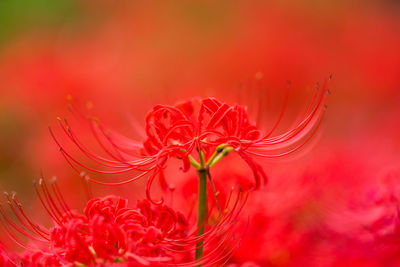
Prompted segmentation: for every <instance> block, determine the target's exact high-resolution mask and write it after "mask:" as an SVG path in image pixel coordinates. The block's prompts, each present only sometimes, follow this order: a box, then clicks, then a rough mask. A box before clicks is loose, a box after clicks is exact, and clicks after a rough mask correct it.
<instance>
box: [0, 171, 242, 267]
mask: <svg viewBox="0 0 400 267" xmlns="http://www.w3.org/2000/svg"><path fill="white" fill-rule="evenodd" d="M35 191H36V193H37V196H38V198H39V200H40V201H41V203H42V205H43V207H44V209H45V210H46V212H47V213H48V215H49V216H50V218H51V219H52V221H53V223H54V226H53V227H51V228H46V227H44V226H41V225H40V224H38V223H37V222H35V221H34V220H33V219H31V217H30V216H29V214H27V213H26V212H25V210H24V209H23V208H22V204H21V203H20V202H19V200H18V198H17V196H16V195H15V194H14V193H13V194H12V195H9V194H6V198H7V203H8V206H9V209H10V210H11V211H12V214H13V217H14V219H13V218H12V216H10V214H9V213H8V212H7V211H6V210H5V208H4V207H3V206H1V208H0V215H1V216H0V228H2V230H3V231H4V232H5V233H6V234H7V235H8V236H9V237H10V239H11V240H13V241H14V242H15V243H17V244H18V245H20V246H21V247H23V248H24V249H25V252H24V253H22V254H20V255H17V256H11V254H10V253H8V252H6V251H5V250H4V251H2V252H1V254H0V262H1V261H3V262H5V264H4V265H2V266H18V265H17V264H15V262H21V263H22V264H23V265H24V266H25V265H26V266H60V265H68V266H69V265H72V264H75V266H76V265H80V264H81V265H82V264H84V265H86V266H104V265H107V264H112V263H121V264H124V265H123V266H197V265H199V264H202V265H203V266H211V265H214V264H217V263H221V262H226V261H227V260H228V259H229V257H230V256H231V255H232V252H233V251H234V249H235V248H236V247H237V243H238V242H239V241H240V239H239V241H234V240H233V239H234V237H235V235H234V233H233V232H232V229H233V228H234V227H235V223H236V221H237V218H238V214H239V213H240V211H241V210H242V208H243V205H244V203H245V202H246V199H247V195H245V194H243V193H239V194H238V196H237V197H236V199H231V198H230V199H229V200H228V201H227V203H226V212H225V213H223V214H220V217H219V219H218V220H217V221H216V222H215V224H214V225H213V226H212V227H209V228H208V230H207V231H206V232H205V233H204V234H203V235H202V236H197V230H198V229H197V228H196V227H192V226H191V225H190V223H189V221H188V220H187V219H186V217H185V216H184V215H183V214H182V213H180V212H179V211H175V210H173V209H172V208H170V207H168V206H166V205H153V204H152V203H151V202H150V201H149V200H147V199H145V200H139V201H138V203H137V205H136V208H130V207H128V202H127V200H125V199H122V198H120V197H117V196H112V195H109V196H106V197H103V198H94V199H91V200H89V201H88V202H87V204H86V207H85V209H84V212H83V214H81V213H78V212H77V211H74V210H71V209H70V208H69V207H68V205H67V203H66V202H65V200H64V198H63V196H62V195H61V193H60V190H59V188H58V186H57V184H56V183H55V182H53V181H52V182H51V185H50V186H48V185H47V184H46V183H45V181H44V180H43V179H40V180H39V183H37V184H35ZM232 193H233V191H232ZM231 196H232V194H231ZM25 239H28V240H29V242H24V240H25ZM200 241H203V242H204V245H203V246H204V249H205V254H204V257H203V258H202V259H201V260H193V252H194V249H195V248H194V247H195V244H197V243H198V242H200ZM11 258H12V260H11ZM6 264H8V265H6Z"/></svg>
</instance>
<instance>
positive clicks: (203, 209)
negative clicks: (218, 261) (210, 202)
mask: <svg viewBox="0 0 400 267" xmlns="http://www.w3.org/2000/svg"><path fill="white" fill-rule="evenodd" d="M197 174H198V175H199V206H198V215H197V228H198V232H197V236H201V235H203V234H204V228H205V225H206V223H207V222H206V216H207V170H206V169H205V168H204V167H202V168H200V169H198V170H197ZM202 257H203V241H200V242H199V243H197V244H196V260H199V259H201V258H202ZM199 266H201V264H200V265H199Z"/></svg>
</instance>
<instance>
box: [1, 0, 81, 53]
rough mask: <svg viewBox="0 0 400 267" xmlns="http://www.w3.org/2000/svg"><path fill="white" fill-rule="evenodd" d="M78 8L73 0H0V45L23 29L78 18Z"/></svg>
mask: <svg viewBox="0 0 400 267" xmlns="http://www.w3.org/2000/svg"><path fill="white" fill-rule="evenodd" d="M80 9H81V6H79V5H78V2H77V1H73V0H1V1H0V45H2V44H4V43H5V42H6V41H7V40H8V39H10V38H12V37H13V36H15V35H17V34H19V33H22V32H24V31H32V30H34V29H46V28H51V27H54V26H55V27H57V26H59V25H60V24H63V23H65V21H66V20H67V21H68V22H73V21H74V20H75V19H77V18H79V14H80V11H81V10H80Z"/></svg>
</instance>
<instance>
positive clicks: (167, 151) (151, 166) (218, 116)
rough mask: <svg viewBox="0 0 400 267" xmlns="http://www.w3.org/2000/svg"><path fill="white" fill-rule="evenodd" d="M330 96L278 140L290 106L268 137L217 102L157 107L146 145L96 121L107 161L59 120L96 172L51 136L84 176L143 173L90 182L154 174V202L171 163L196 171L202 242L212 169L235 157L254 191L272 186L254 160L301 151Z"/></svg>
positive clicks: (316, 101) (238, 110) (318, 95)
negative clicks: (86, 173)
mask: <svg viewBox="0 0 400 267" xmlns="http://www.w3.org/2000/svg"><path fill="white" fill-rule="evenodd" d="M317 89H318V88H317ZM328 92H329V91H328V89H327V81H326V82H325V84H324V86H323V87H322V90H316V91H315V94H314V97H313V99H312V101H311V103H310V105H309V107H308V108H307V109H306V112H305V115H304V116H303V119H302V120H300V121H299V122H298V123H297V124H295V126H294V127H293V128H291V129H290V130H288V131H287V132H285V133H282V134H279V135H275V136H273V135H272V134H273V132H274V130H275V129H276V128H277V126H278V124H279V122H280V120H281V118H282V116H283V111H284V109H285V106H286V103H285V105H284V106H283V109H282V111H281V113H280V116H279V117H278V119H277V121H276V123H275V124H274V125H273V126H272V127H271V129H270V130H269V131H267V132H262V131H261V130H260V129H258V128H257V127H256V125H255V124H254V123H252V121H251V119H250V118H249V116H248V112H247V107H245V106H241V105H228V104H227V103H224V102H222V101H220V100H218V99H216V98H213V97H208V98H204V99H198V98H193V99H189V100H187V101H184V102H181V103H178V104H176V105H174V106H167V105H156V106H155V107H154V108H153V109H152V110H151V111H150V112H149V113H148V114H147V116H146V126H145V133H146V137H145V140H144V141H142V142H140V141H136V140H131V139H128V138H126V137H123V136H121V135H118V134H117V133H114V132H111V131H106V130H104V127H103V126H102V125H101V124H100V123H98V121H97V120H94V119H90V125H91V129H92V131H93V134H94V136H95V139H96V141H97V142H98V144H99V145H100V147H101V148H102V149H103V150H104V152H105V154H106V156H103V155H99V154H96V153H94V152H92V151H91V150H90V149H89V148H87V147H86V146H85V145H84V144H83V142H81V141H80V139H79V138H78V136H77V135H76V134H75V133H74V131H73V130H72V129H71V127H70V125H69V123H68V121H67V120H62V119H59V123H60V125H61V127H62V129H63V130H64V132H65V133H66V135H67V136H68V137H69V138H70V139H71V140H72V141H73V143H74V144H75V145H76V146H77V147H78V148H79V149H80V150H81V151H82V152H83V154H84V155H85V156H87V157H88V158H89V159H91V160H93V161H94V162H95V163H97V164H99V165H102V166H103V167H104V168H106V169H107V170H104V169H95V168H93V167H90V166H88V165H85V164H83V163H82V162H80V161H79V160H77V159H75V158H74V157H73V156H71V154H70V153H69V152H67V151H66V150H65V149H64V148H63V146H62V145H61V143H60V142H59V141H58V140H57V138H56V136H55V135H54V133H53V132H52V130H51V129H50V132H51V134H52V136H53V138H54V139H55V141H56V142H57V144H58V146H59V148H60V151H61V153H62V154H63V155H64V157H65V158H66V160H67V161H68V162H69V163H70V164H71V166H72V167H73V168H74V169H75V170H76V171H77V172H79V173H81V171H80V170H79V169H78V168H77V166H80V167H83V168H86V169H88V170H90V171H94V172H98V173H103V174H118V173H125V172H130V171H135V172H139V174H136V176H134V177H133V178H130V179H128V180H125V181H122V182H114V183H105V182H101V181H98V180H95V179H92V178H90V177H88V176H87V179H88V180H89V181H92V182H95V183H99V184H105V185H121V184H125V183H129V182H132V181H134V180H137V179H139V178H140V177H143V176H145V175H147V174H150V175H149V178H148V181H147V186H146V195H147V197H148V199H149V200H150V201H152V202H154V201H153V200H152V198H151V196H150V188H151V185H152V183H153V180H154V179H155V177H156V176H157V175H159V178H160V183H161V185H162V186H163V188H168V184H167V182H166V181H165V179H164V175H163V169H164V168H166V166H167V161H168V159H169V158H171V157H174V158H178V159H181V160H182V162H183V167H182V169H183V171H187V170H188V169H189V167H190V165H192V166H194V167H195V168H196V170H197V173H198V176H199V193H198V198H199V200H198V227H199V233H198V235H199V236H200V235H202V234H203V233H204V226H205V223H204V222H205V220H206V215H207V178H208V180H209V181H210V184H211V186H212V188H213V192H214V197H215V198H216V194H217V192H216V190H215V187H214V184H213V182H212V179H211V175H210V168H211V167H213V166H214V165H215V164H216V163H218V162H219V161H220V160H221V159H222V158H224V157H225V156H226V155H228V154H229V153H231V152H233V151H234V152H236V153H238V154H239V155H240V156H241V158H242V159H243V160H244V161H245V162H246V163H247V165H248V166H249V167H250V168H251V170H252V172H253V175H254V184H253V185H252V186H251V187H252V188H253V189H258V188H260V186H261V184H262V181H264V182H266V181H267V175H266V174H265V172H264V170H263V168H262V166H261V165H260V164H259V163H257V162H256V161H255V160H254V159H253V158H254V157H264V158H280V157H284V156H286V155H289V154H292V153H294V152H296V151H298V150H299V149H301V148H302V147H303V146H304V145H305V144H306V143H307V141H309V139H311V138H312V137H313V135H314V134H315V132H316V131H317V129H318V127H319V125H320V123H321V122H322V119H323V115H324V113H325V109H326V106H325V102H326V98H327V95H328ZM196 158H197V160H196ZM162 201H163V200H162V199H161V201H159V202H157V203H158V204H161V203H162ZM216 202H217V200H216ZM217 206H218V203H217ZM197 247H198V251H197V254H196V258H197V259H200V258H201V257H202V244H201V242H200V243H199V244H198V245H197Z"/></svg>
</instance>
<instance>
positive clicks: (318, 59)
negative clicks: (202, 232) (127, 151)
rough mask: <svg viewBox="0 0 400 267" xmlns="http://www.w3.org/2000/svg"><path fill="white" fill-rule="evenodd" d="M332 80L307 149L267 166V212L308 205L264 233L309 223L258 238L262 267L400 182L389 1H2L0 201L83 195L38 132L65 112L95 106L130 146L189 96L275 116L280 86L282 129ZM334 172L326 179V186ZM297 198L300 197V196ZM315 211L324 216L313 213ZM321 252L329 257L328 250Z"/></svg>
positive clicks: (393, 22)
mask: <svg viewBox="0 0 400 267" xmlns="http://www.w3.org/2000/svg"><path fill="white" fill-rule="evenodd" d="M330 74H332V75H333V79H332V81H331V82H330V84H329V87H330V89H331V91H332V95H331V96H330V99H329V102H328V112H327V117H326V120H325V123H324V127H323V130H322V135H321V137H320V138H319V142H318V143H317V144H316V145H315V146H314V149H313V150H312V151H311V152H310V153H309V154H308V155H307V157H306V158H305V159H302V160H297V161H294V162H293V163H292V165H290V163H288V162H285V163H283V168H279V167H276V166H275V164H276V165H278V163H266V164H270V165H269V166H270V169H271V170H270V172H271V175H270V176H271V177H270V178H271V181H270V182H271V183H270V187H269V188H268V189H266V191H264V192H263V193H268V197H267V201H268V203H275V204H274V205H275V206H276V203H277V202H279V203H281V202H282V201H287V202H290V201H291V202H292V203H297V204H298V203H299V202H298V201H297V200H299V199H302V201H304V198H307V199H309V198H312V199H313V201H308V202H307V205H304V206H301V205H300V206H301V207H300V206H298V205H297V204H296V205H297V206H296V205H294V204H293V205H288V206H285V207H281V206H279V205H277V207H275V206H274V207H275V209H272V208H271V209H272V210H271V211H270V212H267V214H265V213H264V214H261V215H260V216H259V217H260V218H259V220H261V221H263V220H271V218H276V217H277V216H278V217H279V218H281V219H282V218H285V219H283V220H288V221H290V220H294V219H293V218H294V217H295V218H298V217H301V218H306V219H304V220H300V221H301V222H299V225H297V226H296V227H295V230H293V232H295V234H293V233H292V232H291V231H289V230H287V229H286V228H285V229H286V230H283V229H280V230H279V231H278V230H277V231H275V232H273V233H275V234H271V235H272V236H268V235H267V236H265V237H263V238H265V240H264V239H263V241H262V242H269V245H268V246H267V247H266V248H265V249H266V250H267V251H272V252H274V253H275V252H276V253H275V254H274V253H272V252H271V255H272V256H271V257H270V258H268V263H269V264H272V265H280V264H281V265H285V264H287V263H288V262H290V261H288V257H289V256H288V255H289V254H288V253H289V252H290V253H292V254H293V252H294V251H296V252H298V254H296V255H300V254H302V253H303V252H302V251H300V248H298V247H297V244H299V243H301V244H302V246H304V244H305V243H304V242H303V241H302V242H300V241H299V240H300V238H299V237H298V236H302V238H304V236H305V235H302V234H303V230H304V229H309V228H310V225H312V226H313V227H314V226H315V224H319V223H320V221H322V219H321V216H322V217H323V218H324V220H328V219H329V221H335V220H338V218H342V219H343V218H349V216H347V215H346V214H342V215H343V216H342V215H340V214H341V212H344V211H343V206H346V205H345V204H343V205H342V206H341V204H340V203H341V202H346V203H348V199H349V196H351V195H354V194H357V193H358V192H359V191H362V190H364V189H365V187H368V186H369V182H370V181H371V180H373V181H375V180H374V179H375V178H376V177H377V176H381V175H383V176H385V175H386V171H387V170H390V173H392V170H398V169H399V168H398V166H399V158H400V157H399V153H398V151H399V149H400V127H399V123H400V119H399V116H400V4H399V3H398V1H393V0H386V1H384V0H381V1H378V0H376V1H361V0H360V1H344V0H343V1H342V0H338V1H334V0H327V1H322V0H321V1H320V0H296V1H285V0H282V1H261V0H250V1H158V2H156V1H107V0H101V1H93V0H81V1H78V0H74V1H71V0H58V1H53V0H23V1H14V0H3V1H1V2H0V92H1V93H0V189H2V190H6V191H10V190H15V191H17V192H18V193H19V194H20V195H21V198H23V199H25V201H29V200H31V199H32V193H33V190H32V186H31V182H32V180H33V179H35V178H37V177H39V176H40V175H41V173H42V172H43V173H44V174H45V175H46V176H47V177H51V176H53V175H56V176H57V177H59V181H60V183H61V184H63V185H64V186H65V188H68V190H69V191H68V192H69V193H71V194H83V193H82V190H81V189H79V188H80V179H79V175H77V174H75V173H74V172H73V171H72V170H71V168H69V166H68V165H67V164H66V162H65V161H64V160H63V158H62V156H61V155H60V153H59V152H58V149H57V146H56V145H55V144H54V142H53V140H52V139H51V137H50V134H49V132H48V126H51V127H55V128H57V121H56V117H57V116H67V117H68V116H71V114H69V112H68V108H67V106H68V101H67V98H70V97H72V101H73V102H74V103H75V104H76V105H78V106H83V107H86V106H90V107H92V106H93V107H92V108H91V111H90V112H91V113H93V114H96V116H98V117H100V118H101V119H102V120H103V121H105V123H106V124H107V125H109V126H110V127H112V128H114V129H117V130H120V131H122V132H124V133H127V135H130V134H131V136H135V135H134V134H132V133H131V132H129V128H130V126H131V125H130V120H132V119H135V120H137V121H138V122H139V123H140V124H143V123H144V122H143V116H144V115H145V114H146V112H147V111H148V110H149V109H150V108H151V107H152V105H153V104H156V103H166V104H172V103H174V102H175V101H177V100H180V99H184V98H185V97H190V96H210V95H211V96H217V97H219V98H223V99H225V100H226V101H230V102H233V101H236V100H237V99H240V96H241V95H245V96H246V97H247V98H252V99H251V101H255V100H256V99H257V95H251V93H249V92H251V89H254V88H255V87H257V86H259V87H260V86H261V87H262V88H263V90H264V89H265V90H266V91H268V92H269V94H270V95H271V101H270V106H269V107H268V108H269V109H270V110H271V113H272V114H276V112H277V111H279V106H280V105H279V103H281V101H282V91H283V90H284V88H285V87H286V84H287V81H291V88H292V92H291V102H290V103H291V104H292V105H290V106H291V107H293V108H288V114H289V116H287V118H286V120H288V121H290V119H293V117H295V116H290V114H294V112H295V111H296V108H297V109H298V108H299V107H301V105H303V104H304V103H306V102H307V100H308V99H309V97H310V96H311V94H312V92H313V90H314V87H315V84H316V82H323V81H324V79H326V78H327V77H329V75H330ZM274 96H276V99H274ZM251 101H250V102H251ZM250 102H248V103H250ZM250 105H251V104H250ZM274 112H275V113H274ZM83 135H85V132H83ZM281 166H282V165H281ZM288 166H290V168H288ZM300 169H301V173H308V174H309V175H308V176H307V177H308V178H307V179H306V178H304V179H305V181H303V180H302V181H301V182H299V179H301V178H295V177H294V176H296V175H295V172H296V171H299V170H300ZM331 170H335V171H336V173H335V174H334V175H333V174H332V172H330V174H329V175H327V174H326V173H327V172H329V171H331ZM360 170H362V171H360ZM240 171H241V170H239V171H238V172H240ZM285 171H286V172H285ZM310 173H311V174H310ZM382 173H383V174H382ZM375 174H376V175H375ZM77 176H78V177H77ZM274 177H278V178H279V179H274ZM282 177H283V178H282ZM310 177H311V178H310ZM396 177H397V176H396ZM293 181H295V182H293ZM299 184H301V185H304V186H303V187H301V188H302V189H301V190H300V191H301V192H299ZM310 187H312V188H310ZM327 188H328V189H327ZM99 190H103V189H99ZM104 190H106V189H104ZM121 190H126V192H131V191H132V190H133V189H132V188H127V189H121ZM133 191H134V190H133ZM275 194H276V195H279V197H277V196H275ZM258 198H259V199H258ZM258 198H256V199H255V200H254V201H255V203H258V204H259V205H252V207H255V208H254V209H255V211H254V212H255V213H257V209H258V210H263V209H265V208H266V206H265V199H263V198H261V197H258ZM281 198H282V199H281ZM285 198H286V199H285ZM260 199H261V200H260ZM75 200H77V198H72V197H71V201H72V202H74V201H75ZM82 201H83V200H82ZM257 201H259V202H257ZM299 201H300V200H299ZM77 202H79V201H77ZM300 202H301V201H300ZM260 203H264V204H260ZM81 204H82V203H80V204H79V203H76V205H81ZM321 206H323V207H328V208H326V209H327V210H329V212H330V213H329V212H327V213H321V209H320V208H319V207H321ZM338 206H339V207H341V208H337V207H338ZM293 207H295V212H293ZM310 207H311V208H310ZM346 207H347V206H346ZM326 209H325V208H324V209H323V210H326ZM335 209H337V210H335ZM289 210H291V211H289ZM310 210H311V211H310ZM315 210H317V211H315ZM332 210H333V212H332ZM293 214H295V215H293ZM304 214H306V215H307V216H306V215H304ZM310 214H311V215H310ZM321 214H323V215H321ZM327 214H328V215H327ZM285 216H286V217H285ZM293 216H294V217H293ZM296 216H297V217H296ZM352 216H356V215H354V214H353V215H352ZM359 216H361V217H362V216H363V215H361V214H360V215H359ZM304 224H306V225H307V227H305V226H304ZM337 224H338V225H342V224H345V223H344V222H340V223H337ZM263 227H265V225H263ZM270 227H271V228H272V229H276V228H279V227H280V226H277V225H275V224H274V223H271V225H270ZM274 227H275V228H274ZM324 227H325V228H327V227H328V228H329V229H331V228H332V229H334V231H335V232H339V233H341V232H344V231H345V230H343V229H337V228H338V227H337V225H335V227H330V226H329V225H328V226H327V225H324ZM325 228H324V229H325ZM299 229H300V230H299ZM313 229H314V228H313ZM304 231H306V230H304ZM276 233H280V234H282V235H284V236H285V238H286V239H285V240H286V241H285V242H286V243H287V244H290V245H288V246H286V247H285V249H286V252H285V251H284V252H282V250H281V249H280V248H277V247H276V246H277V245H276V244H275V243H274V242H275V241H274V240H279V242H278V241H276V243H279V244H286V243H285V242H282V238H281V237H280V236H279V234H276ZM283 233H284V234H283ZM288 233H291V234H288ZM250 236H251V235H250ZM289 237H290V238H292V239H290V238H289ZM250 239H251V238H250ZM249 242H256V241H254V240H253V241H249ZM260 242H261V241H260ZM274 244H275V245H274ZM307 244H308V243H307ZM274 246H275V247H274ZM282 246H283V245H282ZM303 249H304V250H306V249H308V247H305V248H303ZM244 251H245V250H244ZM288 251H289V252H288ZM318 251H319V250H318ZM321 251H322V252H321V254H320V255H324V253H325V254H329V253H330V250H329V249H328V248H326V247H323V249H321ZM240 253H241V252H239V254H238V256H237V259H242V258H243V259H244V260H247V258H248V255H247V254H246V251H245V252H243V253H242V254H240ZM279 253H280V254H279ZM285 253H286V254H285ZM274 255H275V256H274ZM293 255H294V254H293ZM289 258H290V257H289ZM291 259H293V257H292V258H291Z"/></svg>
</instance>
